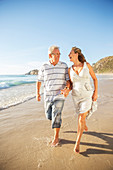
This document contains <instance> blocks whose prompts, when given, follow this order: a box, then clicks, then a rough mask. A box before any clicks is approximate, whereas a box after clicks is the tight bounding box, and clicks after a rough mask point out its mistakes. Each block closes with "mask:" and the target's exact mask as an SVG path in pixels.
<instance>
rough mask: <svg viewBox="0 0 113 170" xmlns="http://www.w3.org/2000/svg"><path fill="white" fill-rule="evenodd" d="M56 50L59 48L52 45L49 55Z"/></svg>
mask: <svg viewBox="0 0 113 170" xmlns="http://www.w3.org/2000/svg"><path fill="white" fill-rule="evenodd" d="M54 49H59V47H58V46H56V45H52V46H51V47H49V49H48V55H49V54H51V53H52V52H53V50H54Z"/></svg>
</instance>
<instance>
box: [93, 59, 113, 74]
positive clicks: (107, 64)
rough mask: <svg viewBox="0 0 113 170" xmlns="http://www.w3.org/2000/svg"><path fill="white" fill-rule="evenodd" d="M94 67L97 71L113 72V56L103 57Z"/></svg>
mask: <svg viewBox="0 0 113 170" xmlns="http://www.w3.org/2000/svg"><path fill="white" fill-rule="evenodd" d="M92 67H93V70H94V72H95V73H113V56H109V57H105V58H102V59H101V60H99V61H98V62H96V63H95V64H93V66H92Z"/></svg>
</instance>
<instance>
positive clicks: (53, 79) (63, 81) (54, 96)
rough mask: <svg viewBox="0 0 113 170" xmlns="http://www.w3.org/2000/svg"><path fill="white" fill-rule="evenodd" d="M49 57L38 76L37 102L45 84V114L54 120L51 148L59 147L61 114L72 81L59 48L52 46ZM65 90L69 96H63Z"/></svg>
mask: <svg viewBox="0 0 113 170" xmlns="http://www.w3.org/2000/svg"><path fill="white" fill-rule="evenodd" d="M48 55H49V61H48V62H47V63H45V64H44V65H43V66H42V67H41V69H40V70H39V74H38V81H37V100H38V101H40V100H41V96H40V88H41V82H43V85H44V103H45V104H44V106H45V114H46V117H47V119H49V120H52V128H53V129H54V139H53V141H52V143H51V146H57V145H58V144H59V139H58V137H59V131H60V127H61V122H62V119H61V113H62V109H63V106H64V100H65V97H66V96H67V95H68V93H69V91H70V89H69V88H70V81H69V75H68V67H67V64H66V63H64V62H61V61H59V59H60V51H59V47H57V46H51V47H50V48H49V50H48ZM63 89H66V93H67V94H65V95H63V94H61V90H63Z"/></svg>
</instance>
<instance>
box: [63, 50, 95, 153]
mask: <svg viewBox="0 0 113 170" xmlns="http://www.w3.org/2000/svg"><path fill="white" fill-rule="evenodd" d="M69 59H70V61H71V62H73V65H72V66H71V67H70V68H69V69H68V73H69V77H70V81H71V83H72V97H73V101H74V106H75V109H76V113H77V114H78V130H77V139H76V143H75V147H74V151H75V152H77V153H79V145H80V140H81V137H82V134H83V131H84V130H86V131H87V130H88V128H87V126H86V121H85V119H86V116H87V115H88V114H89V112H90V111H91V107H92V103H94V102H95V101H96V100H97V88H98V82H97V78H96V75H95V73H94V71H93V69H92V67H91V65H90V64H89V63H88V62H86V59H85V57H84V55H83V54H82V52H81V49H79V48H77V47H72V49H71V51H70V54H69ZM90 77H91V78H92V79H93V83H94V89H93V88H92V87H91V84H90ZM68 93H69V90H68V89H66V90H65V92H64V95H65V96H67V94H68Z"/></svg>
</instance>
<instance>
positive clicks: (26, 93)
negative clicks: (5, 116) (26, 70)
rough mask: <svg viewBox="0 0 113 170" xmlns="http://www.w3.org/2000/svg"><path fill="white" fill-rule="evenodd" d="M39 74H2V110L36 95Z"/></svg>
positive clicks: (0, 92)
mask: <svg viewBox="0 0 113 170" xmlns="http://www.w3.org/2000/svg"><path fill="white" fill-rule="evenodd" d="M37 78H38V76H37V75H0V110H3V109H6V108H8V107H10V106H14V105H17V104H20V103H23V102H25V101H27V100H29V99H32V98H34V97H35V96H36V81H37Z"/></svg>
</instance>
